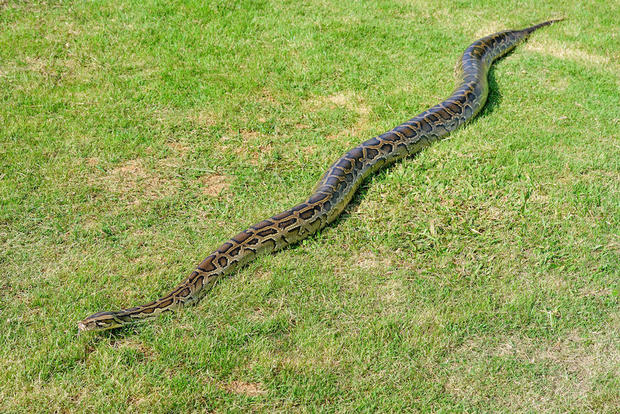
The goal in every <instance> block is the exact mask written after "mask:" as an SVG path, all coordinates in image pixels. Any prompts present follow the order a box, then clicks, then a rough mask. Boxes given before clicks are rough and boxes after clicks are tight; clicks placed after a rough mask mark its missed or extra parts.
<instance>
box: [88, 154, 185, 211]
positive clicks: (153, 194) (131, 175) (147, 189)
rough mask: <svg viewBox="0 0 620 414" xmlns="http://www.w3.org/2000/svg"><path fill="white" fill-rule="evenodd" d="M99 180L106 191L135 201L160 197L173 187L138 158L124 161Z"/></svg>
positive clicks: (167, 193) (169, 191)
mask: <svg viewBox="0 0 620 414" xmlns="http://www.w3.org/2000/svg"><path fill="white" fill-rule="evenodd" d="M100 181H101V182H102V183H103V185H104V186H105V187H106V188H107V189H108V191H110V192H113V193H115V194H119V195H121V196H122V197H123V198H133V199H134V201H135V203H139V201H140V199H144V198H146V199H157V198H161V197H163V196H166V195H169V194H170V193H171V192H172V191H173V189H174V186H173V185H172V183H171V182H170V180H169V179H167V178H165V177H163V176H162V175H161V174H159V173H158V172H156V171H152V170H149V169H148V168H146V167H145V166H144V164H143V162H142V161H141V160H139V159H134V160H129V161H126V162H125V163H123V164H122V165H120V166H118V167H116V168H114V169H113V170H112V171H111V172H110V173H109V174H107V175H105V176H103V177H100Z"/></svg>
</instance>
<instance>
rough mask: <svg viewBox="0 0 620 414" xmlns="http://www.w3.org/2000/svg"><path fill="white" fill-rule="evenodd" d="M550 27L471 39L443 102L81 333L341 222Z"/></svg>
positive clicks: (202, 286)
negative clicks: (167, 284) (358, 196)
mask: <svg viewBox="0 0 620 414" xmlns="http://www.w3.org/2000/svg"><path fill="white" fill-rule="evenodd" d="M553 22H554V21H548V22H544V23H541V24H538V25H535V26H532V27H529V28H526V29H523V30H512V31H504V32H499V33H495V34H492V35H490V36H487V37H484V38H482V39H480V40H477V41H475V42H474V43H472V44H471V45H470V46H469V47H468V48H467V49H466V50H465V52H464V53H463V56H462V57H461V59H460V64H459V68H460V83H459V85H458V87H457V88H456V89H455V90H454V92H453V93H452V94H451V95H450V97H449V98H448V99H446V100H445V101H443V102H441V103H439V104H437V105H435V106H433V107H432V108H430V109H428V110H427V111H425V112H423V113H421V114H419V115H417V116H416V117H414V118H412V119H410V120H408V121H407V122H404V123H403V124H401V125H398V126H397V127H395V128H394V129H392V130H391V131H388V132H386V133H384V134H381V135H379V136H377V137H374V138H371V139H369V140H367V141H365V142H363V143H361V144H360V145H358V146H357V147H355V148H353V149H351V150H350V151H348V152H347V153H346V154H344V155H343V156H342V157H340V158H339V159H338V160H337V161H336V162H335V163H333V164H332V165H331V166H330V167H329V169H328V170H327V171H326V172H325V174H324V175H323V177H322V178H321V180H320V181H319V182H318V184H317V186H316V187H315V190H314V192H313V193H312V194H311V195H310V197H309V198H308V199H307V200H306V201H304V202H303V203H300V204H298V205H296V206H294V207H292V208H290V209H288V210H286V211H284V212H282V213H280V214H278V215H275V216H273V217H271V218H269V219H267V220H263V221H261V222H260V223H257V224H255V225H254V226H251V227H250V228H248V229H246V230H244V231H242V232H241V233H239V234H237V235H236V236H234V237H233V238H231V239H230V240H228V241H227V242H226V243H223V244H222V245H221V246H220V247H219V248H218V249H217V250H216V251H215V252H213V253H212V254H211V255H209V256H208V257H207V258H206V259H205V260H203V261H202V263H200V264H199V265H198V266H197V267H196V269H195V270H194V271H193V272H192V273H191V274H190V275H189V276H188V277H187V278H186V279H185V280H184V281H183V282H181V283H180V284H179V285H178V286H176V287H175V288H174V289H173V290H172V291H170V292H169V293H168V294H167V295H165V296H163V297H161V298H159V299H157V300H156V301H153V302H151V303H148V304H146V305H141V306H137V307H134V308H129V309H124V310H120V311H116V312H99V313H96V314H94V315H91V316H89V317H88V318H86V319H84V320H83V321H81V322H80V323H79V324H78V327H79V328H80V330H105V329H111V328H116V327H120V326H123V325H126V324H129V323H132V322H137V321H140V320H145V319H148V318H151V317H153V316H156V315H158V314H160V313H163V312H167V311H171V310H174V309H177V308H179V307H182V306H185V305H188V304H191V303H195V302H197V301H198V300H200V299H201V298H202V297H203V296H204V295H205V294H206V292H207V291H208V290H209V289H210V288H211V287H212V286H213V285H214V284H215V283H216V281H217V280H219V279H220V278H221V277H222V276H224V275H226V274H229V273H231V272H232V271H234V270H235V269H236V268H237V267H239V266H241V265H243V264H245V263H247V262H248V261H249V260H251V259H253V258H254V257H255V256H256V255H258V254H261V253H266V252H270V251H273V250H277V249H280V248H282V247H285V246H288V245H290V244H292V243H295V242H297V241H299V240H301V239H303V238H305V237H308V236H309V235H311V234H313V233H315V232H316V231H318V230H319V229H321V228H322V227H324V226H325V225H327V224H328V223H330V222H331V221H333V220H334V219H335V218H336V217H338V215H339V214H340V213H341V212H342V210H343V209H344V208H345V206H346V205H347V204H348V202H349V201H350V200H351V198H352V197H353V195H354V193H355V191H356V190H357V188H358V187H359V185H360V184H361V182H362V181H363V180H364V179H365V178H366V177H367V176H368V175H370V174H372V173H373V172H374V171H376V170H377V169H379V168H381V167H383V166H384V165H386V164H388V163H391V162H394V161H396V160H398V159H400V158H402V157H405V156H407V155H412V154H415V153H417V152H419V151H420V150H422V149H423V148H425V147H427V146H429V145H430V144H431V143H432V142H433V141H436V140H438V139H440V138H442V137H443V136H445V135H447V134H449V133H450V132H451V131H453V130H455V129H456V128H458V127H459V126H461V125H462V124H464V123H465V122H467V121H468V120H469V119H471V118H472V117H473V116H475V115H476V114H477V113H478V112H479V111H480V110H481V109H482V107H483V106H484V104H485V102H486V99H487V95H488V83H487V73H488V70H489V68H490V66H491V64H492V63H493V61H494V60H496V59H498V58H499V57H501V56H503V55H505V54H506V53H508V52H509V51H510V50H512V49H513V48H514V47H515V46H516V45H517V44H519V43H520V42H521V41H523V40H524V39H526V38H527V36H529V35H530V34H531V33H532V32H533V31H535V30H537V29H538V28H540V27H543V26H546V25H549V24H551V23H553Z"/></svg>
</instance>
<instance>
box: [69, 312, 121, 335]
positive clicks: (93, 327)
mask: <svg viewBox="0 0 620 414" xmlns="http://www.w3.org/2000/svg"><path fill="white" fill-rule="evenodd" d="M120 326H123V323H122V322H121V321H120V320H119V319H118V318H117V317H116V314H115V313H114V312H98V313H95V314H93V315H90V316H89V317H88V318H86V319H84V320H82V321H80V322H78V329H79V331H80V332H85V331H105V330H107V329H114V328H118V327H120Z"/></svg>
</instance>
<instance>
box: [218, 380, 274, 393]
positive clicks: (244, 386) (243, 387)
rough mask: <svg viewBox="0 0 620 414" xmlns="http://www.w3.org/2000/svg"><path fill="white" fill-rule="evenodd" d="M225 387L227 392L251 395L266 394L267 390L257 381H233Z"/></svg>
mask: <svg viewBox="0 0 620 414" xmlns="http://www.w3.org/2000/svg"><path fill="white" fill-rule="evenodd" d="M225 388H226V390H227V391H229V392H232V393H235V394H243V395H249V396H251V397H255V396H257V395H264V394H267V391H265V389H264V388H263V385H262V384H261V383H258V382H245V381H233V382H231V383H230V384H228V385H227V386H226V387H225Z"/></svg>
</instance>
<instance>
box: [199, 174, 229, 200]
mask: <svg viewBox="0 0 620 414" xmlns="http://www.w3.org/2000/svg"><path fill="white" fill-rule="evenodd" d="M200 182H201V183H202V184H203V185H204V189H203V192H204V193H205V194H207V195H209V196H212V197H216V196H218V195H220V193H221V192H222V191H224V190H225V189H227V188H228V187H230V180H229V179H228V177H227V176H225V175H220V174H210V175H203V176H202V177H201V178H200Z"/></svg>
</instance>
